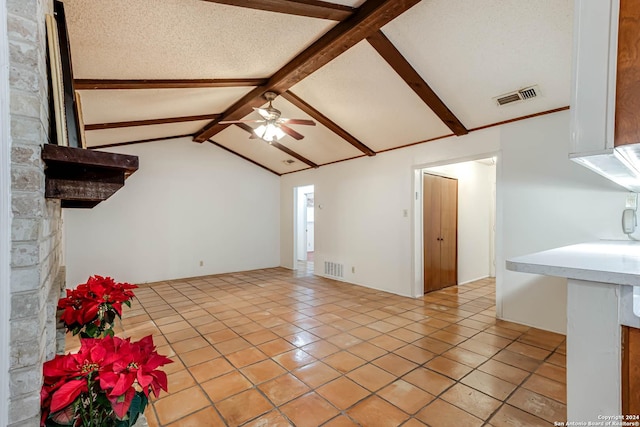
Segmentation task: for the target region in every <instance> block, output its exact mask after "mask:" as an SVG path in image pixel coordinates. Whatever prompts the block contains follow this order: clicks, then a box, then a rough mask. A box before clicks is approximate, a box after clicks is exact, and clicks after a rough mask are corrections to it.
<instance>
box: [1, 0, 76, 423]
mask: <svg viewBox="0 0 640 427" xmlns="http://www.w3.org/2000/svg"><path fill="white" fill-rule="evenodd" d="M50 10H51V4H50V2H49V1H48V0H7V12H8V17H7V26H8V38H9V59H10V82H9V84H10V101H9V104H10V115H11V125H10V133H11V211H12V215H13V220H12V224H11V241H12V243H11V309H10V313H9V316H10V325H9V327H10V339H11V341H10V354H9V364H10V366H9V376H8V377H9V385H10V403H9V411H8V423H9V425H11V426H16V427H17V426H21V427H22V426H38V425H39V424H40V388H41V386H42V364H43V363H44V361H45V360H47V359H51V358H52V357H53V356H54V354H55V352H56V318H55V306H56V303H57V301H58V298H59V296H60V291H61V290H60V286H61V284H62V283H63V281H61V280H60V275H59V272H60V270H61V268H60V263H61V252H62V250H61V243H60V242H61V236H62V232H61V227H62V223H61V209H60V203H59V202H58V201H54V200H45V198H44V165H43V163H42V161H41V160H40V151H41V147H42V145H43V144H45V143H46V142H47V139H48V129H49V117H48V108H49V103H48V83H47V65H46V36H45V34H46V31H45V25H44V16H45V13H47V12H48V11H50ZM3 232H4V230H3Z"/></svg>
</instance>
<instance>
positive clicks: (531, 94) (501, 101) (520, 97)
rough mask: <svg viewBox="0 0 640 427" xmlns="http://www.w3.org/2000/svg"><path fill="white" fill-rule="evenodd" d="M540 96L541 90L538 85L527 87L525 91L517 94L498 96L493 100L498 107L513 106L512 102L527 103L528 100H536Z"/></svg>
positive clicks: (519, 91)
mask: <svg viewBox="0 0 640 427" xmlns="http://www.w3.org/2000/svg"><path fill="white" fill-rule="evenodd" d="M538 95H540V88H539V87H538V85H536V86H529V87H525V88H524V89H520V90H517V91H515V92H510V93H506V94H504V95H500V96H496V97H495V98H493V99H495V101H496V103H497V104H498V105H506V104H511V103H512V102H518V101H526V100H528V99H532V98H535V97H536V96H538Z"/></svg>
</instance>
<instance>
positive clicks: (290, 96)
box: [280, 91, 376, 156]
mask: <svg viewBox="0 0 640 427" xmlns="http://www.w3.org/2000/svg"><path fill="white" fill-rule="evenodd" d="M280 96H282V97H283V98H284V99H286V100H287V101H289V102H290V103H292V104H293V105H295V106H296V107H298V108H299V109H301V110H302V111H304V112H305V113H307V114H308V115H309V116H311V117H312V118H313V119H314V120H316V121H317V122H318V123H320V124H322V125H324V126H325V127H326V128H327V129H329V130H330V131H332V132H333V133H335V134H336V135H338V136H339V137H340V138H342V139H344V140H345V141H347V142H348V143H349V144H351V145H353V146H354V147H355V148H357V149H358V150H360V151H362V152H363V153H364V154H366V155H367V156H375V155H376V152H375V151H373V150H372V149H371V148H369V147H367V146H366V145H364V144H363V143H362V142H360V140H358V139H357V138H356V137H354V136H353V135H351V134H350V133H349V132H347V131H346V130H344V129H343V128H341V127H340V126H338V125H337V124H336V123H335V122H333V121H332V120H331V119H330V118H328V117H327V116H325V115H324V114H322V113H321V112H320V111H318V110H316V109H315V108H313V107H312V106H311V105H309V104H307V103H306V102H305V101H304V100H303V99H301V98H300V97H298V96H297V95H296V94H294V93H293V92H291V91H286V92H283V93H282V94H281V95H280Z"/></svg>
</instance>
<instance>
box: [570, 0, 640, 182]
mask: <svg viewBox="0 0 640 427" xmlns="http://www.w3.org/2000/svg"><path fill="white" fill-rule="evenodd" d="M574 13H575V16H574V36H573V79H572V83H573V87H572V92H571V147H570V150H569V151H570V153H569V157H570V158H571V159H572V160H574V161H576V162H577V163H580V164H582V165H583V166H586V167H588V168H589V169H591V170H593V171H594V172H596V173H598V174H600V175H602V176H604V177H606V178H608V179H610V180H612V181H614V182H616V183H618V184H619V185H621V186H623V187H624V188H626V189H628V190H630V191H634V192H640V144H638V142H640V132H639V130H640V104H639V108H637V109H636V106H635V104H636V103H637V102H640V101H635V100H636V99H640V86H639V85H640V82H638V84H636V80H640V79H637V78H636V77H635V75H636V74H637V75H640V59H639V58H640V52H637V49H636V45H637V44H638V42H640V24H639V22H640V21H639V20H638V19H637V18H638V17H639V16H640V2H639V1H638V0H575V8H574ZM621 18H622V19H621ZM619 35H622V36H621V37H619ZM619 52H620V55H619ZM616 91H619V92H618V93H617V94H616ZM616 109H618V111H617V117H616ZM616 126H618V129H616Z"/></svg>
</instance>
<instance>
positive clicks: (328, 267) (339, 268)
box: [324, 261, 344, 279]
mask: <svg viewBox="0 0 640 427" xmlns="http://www.w3.org/2000/svg"><path fill="white" fill-rule="evenodd" d="M324 275H325V276H329V277H337V278H340V279H342V278H343V277H344V265H342V264H338V263H337V262H331V261H325V262H324Z"/></svg>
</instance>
